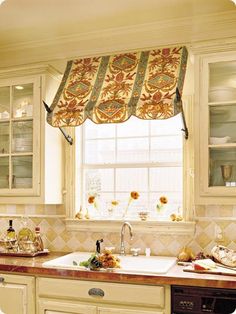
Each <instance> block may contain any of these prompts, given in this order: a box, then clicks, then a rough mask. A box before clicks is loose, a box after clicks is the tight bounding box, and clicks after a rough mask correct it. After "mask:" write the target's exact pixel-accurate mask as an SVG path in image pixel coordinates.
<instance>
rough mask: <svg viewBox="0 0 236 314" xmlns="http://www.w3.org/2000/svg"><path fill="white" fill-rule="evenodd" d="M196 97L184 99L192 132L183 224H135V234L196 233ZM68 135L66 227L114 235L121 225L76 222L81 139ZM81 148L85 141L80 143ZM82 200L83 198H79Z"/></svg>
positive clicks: (185, 169) (187, 147)
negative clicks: (194, 213) (77, 149)
mask: <svg viewBox="0 0 236 314" xmlns="http://www.w3.org/2000/svg"><path fill="white" fill-rule="evenodd" d="M192 107H193V96H185V97H184V110H185V118H186V121H187V126H188V129H189V138H188V140H186V141H184V153H183V163H184V167H183V178H184V179H183V190H184V193H183V218H184V221H181V222H171V221H145V222H143V221H132V225H133V227H134V228H135V230H136V231H139V232H144V233H153V232H155V233H158V234H166V233H168V234H175V235H178V234H184V235H193V234H194V232H195V222H194V221H192V219H193V216H194V215H193V212H194V208H193V156H194V151H193V149H194V146H193V118H192V112H193V110H192ZM67 131H68V133H69V135H71V136H72V138H73V139H74V143H73V145H68V143H65V189H64V198H65V208H66V217H67V218H66V227H67V230H70V231H91V232H115V231H119V230H120V227H121V225H122V221H114V220H107V219H106V220H101V219H99V220H93V219H90V220H84V219H81V220H79V219H76V218H75V214H76V213H75V204H76V195H77V197H78V191H81V189H80V187H79V186H76V171H75V169H76V162H77V163H78V162H79V163H81V160H77V161H76V158H78V156H76V145H78V144H77V143H76V141H80V139H79V138H78V137H77V138H76V137H75V129H74V128H68V129H67ZM80 144H81V145H82V141H81V142H80ZM79 197H81V195H79Z"/></svg>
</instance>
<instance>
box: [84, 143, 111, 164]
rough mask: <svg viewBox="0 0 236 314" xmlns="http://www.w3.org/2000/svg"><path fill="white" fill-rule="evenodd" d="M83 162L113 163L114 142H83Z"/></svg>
mask: <svg viewBox="0 0 236 314" xmlns="http://www.w3.org/2000/svg"><path fill="white" fill-rule="evenodd" d="M84 162H85V163H88V164H99V163H114V162H115V141H114V140H97V141H95V140H88V141H86V142H85V158H84Z"/></svg>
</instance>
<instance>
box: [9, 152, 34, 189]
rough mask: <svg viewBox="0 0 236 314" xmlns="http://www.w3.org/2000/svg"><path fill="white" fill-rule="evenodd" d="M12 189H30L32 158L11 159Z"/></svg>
mask: <svg viewBox="0 0 236 314" xmlns="http://www.w3.org/2000/svg"><path fill="white" fill-rule="evenodd" d="M12 168H13V169H12V172H13V180H12V181H13V188H19V189H26V188H32V172H33V171H32V156H19V157H12Z"/></svg>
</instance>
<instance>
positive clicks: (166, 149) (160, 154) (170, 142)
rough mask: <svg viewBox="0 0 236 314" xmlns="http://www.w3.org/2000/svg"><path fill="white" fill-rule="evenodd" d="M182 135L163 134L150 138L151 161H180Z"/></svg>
mask: <svg viewBox="0 0 236 314" xmlns="http://www.w3.org/2000/svg"><path fill="white" fill-rule="evenodd" d="M182 146H183V138H182V136H163V137H154V138H151V161H153V162H181V161H182Z"/></svg>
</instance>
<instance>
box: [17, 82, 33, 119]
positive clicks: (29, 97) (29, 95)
mask: <svg viewBox="0 0 236 314" xmlns="http://www.w3.org/2000/svg"><path fill="white" fill-rule="evenodd" d="M12 97H13V101H12V102H13V117H14V118H21V117H32V115H33V83H30V84H22V85H15V86H13V87H12Z"/></svg>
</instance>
